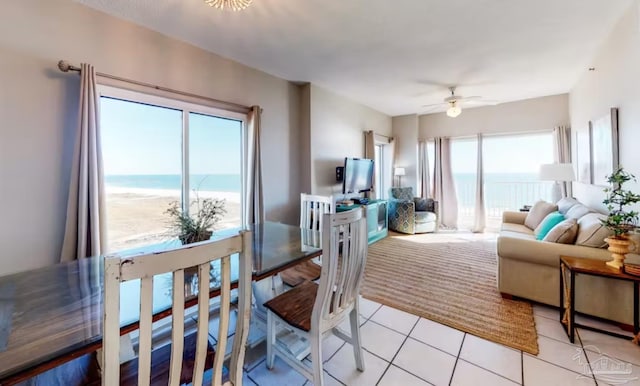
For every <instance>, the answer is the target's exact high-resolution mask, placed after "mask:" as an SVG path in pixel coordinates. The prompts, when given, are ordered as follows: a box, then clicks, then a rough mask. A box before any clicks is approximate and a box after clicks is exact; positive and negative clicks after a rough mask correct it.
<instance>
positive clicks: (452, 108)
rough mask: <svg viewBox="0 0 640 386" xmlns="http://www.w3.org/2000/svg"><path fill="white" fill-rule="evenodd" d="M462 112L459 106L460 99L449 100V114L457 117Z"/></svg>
mask: <svg viewBox="0 0 640 386" xmlns="http://www.w3.org/2000/svg"><path fill="white" fill-rule="evenodd" d="M460 114H462V109H461V108H460V106H458V101H451V102H449V108H448V109H447V116H449V117H451V118H455V117H457V116H458V115H460Z"/></svg>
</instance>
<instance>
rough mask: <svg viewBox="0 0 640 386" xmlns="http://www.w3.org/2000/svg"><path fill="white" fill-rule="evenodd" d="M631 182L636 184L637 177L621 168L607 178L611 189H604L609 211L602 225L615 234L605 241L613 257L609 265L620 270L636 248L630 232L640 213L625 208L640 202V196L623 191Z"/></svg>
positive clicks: (605, 202) (605, 201)
mask: <svg viewBox="0 0 640 386" xmlns="http://www.w3.org/2000/svg"><path fill="white" fill-rule="evenodd" d="M629 181H634V182H635V181H636V178H635V176H634V175H633V174H631V173H629V172H626V171H625V170H624V168H622V167H621V166H619V167H618V169H617V170H616V171H615V172H613V173H612V174H611V175H610V176H607V182H609V183H610V184H611V187H609V188H606V189H604V192H605V193H606V198H605V199H604V200H603V201H602V202H603V203H604V204H605V205H606V206H607V209H608V210H609V215H608V216H607V218H606V219H603V220H601V222H602V225H604V226H605V227H606V228H607V229H609V230H611V231H612V232H613V235H612V236H610V237H608V238H606V239H605V241H606V242H607V244H609V248H608V249H609V251H611V255H612V257H613V260H612V261H609V262H607V265H609V266H612V267H615V268H618V269H621V268H622V267H623V264H624V258H625V255H626V254H627V253H629V252H630V251H631V250H632V249H633V247H634V246H635V245H634V243H633V241H632V240H631V239H629V232H630V231H631V230H633V229H635V228H636V224H637V221H638V212H636V211H634V210H627V209H626V208H625V207H627V206H629V205H632V204H635V203H637V202H640V195H638V194H635V193H633V192H632V191H630V190H625V189H623V185H624V184H625V183H627V182H629Z"/></svg>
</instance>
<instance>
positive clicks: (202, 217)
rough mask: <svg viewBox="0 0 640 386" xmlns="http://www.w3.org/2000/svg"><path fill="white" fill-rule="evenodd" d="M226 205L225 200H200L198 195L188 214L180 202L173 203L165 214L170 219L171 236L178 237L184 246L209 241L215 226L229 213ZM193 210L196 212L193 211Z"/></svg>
mask: <svg viewBox="0 0 640 386" xmlns="http://www.w3.org/2000/svg"><path fill="white" fill-rule="evenodd" d="M225 204H226V201H225V200H221V199H217V198H205V199H200V197H199V196H198V194H197V193H196V199H195V200H193V201H192V202H191V204H190V206H189V209H190V210H189V213H187V212H184V211H183V210H182V208H181V206H180V203H179V202H178V201H172V202H171V203H170V204H169V209H167V210H166V212H165V213H167V214H168V215H169V217H170V222H169V228H170V233H171V235H172V236H177V237H178V238H179V239H180V241H182V243H183V244H190V243H195V242H198V241H204V240H208V239H209V238H210V237H211V234H212V231H213V228H214V227H215V225H216V224H217V223H218V222H219V221H220V220H222V218H223V216H224V214H225V213H227V210H226V209H225ZM192 208H193V209H195V210H191V209H192ZM190 213H194V214H193V215H191V214H190Z"/></svg>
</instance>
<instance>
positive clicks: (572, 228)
mask: <svg viewBox="0 0 640 386" xmlns="http://www.w3.org/2000/svg"><path fill="white" fill-rule="evenodd" d="M577 235H578V221H577V220H576V219H575V218H568V219H565V220H563V221H561V222H560V223H558V224H556V226H554V227H553V228H551V230H550V231H549V233H547V235H546V236H544V238H543V239H542V241H549V242H551V243H559V244H573V243H574V242H575V241H576V236H577Z"/></svg>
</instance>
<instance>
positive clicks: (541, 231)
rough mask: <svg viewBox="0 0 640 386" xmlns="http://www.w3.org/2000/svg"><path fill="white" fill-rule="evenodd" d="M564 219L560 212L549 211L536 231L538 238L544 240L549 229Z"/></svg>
mask: <svg viewBox="0 0 640 386" xmlns="http://www.w3.org/2000/svg"><path fill="white" fill-rule="evenodd" d="M562 221H564V215H563V214H562V213H560V212H551V213H549V214H548V215H547V216H546V217H545V218H544V220H542V222H541V223H540V225H538V226H537V227H536V229H535V231H534V233H535V235H536V240H542V239H544V237H545V236H546V235H547V233H549V231H550V230H551V229H552V228H553V227H554V226H556V225H558V224H560V223H561V222H562Z"/></svg>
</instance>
